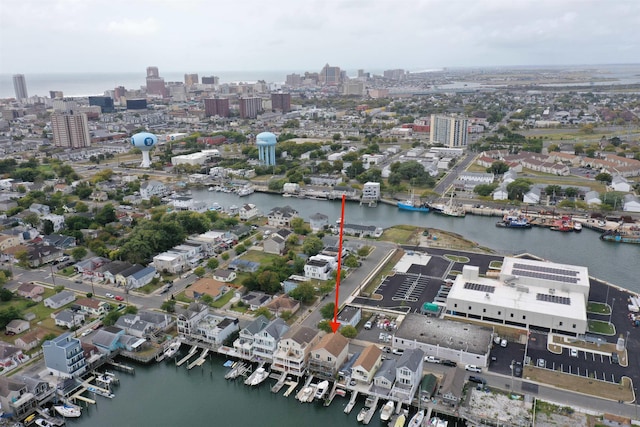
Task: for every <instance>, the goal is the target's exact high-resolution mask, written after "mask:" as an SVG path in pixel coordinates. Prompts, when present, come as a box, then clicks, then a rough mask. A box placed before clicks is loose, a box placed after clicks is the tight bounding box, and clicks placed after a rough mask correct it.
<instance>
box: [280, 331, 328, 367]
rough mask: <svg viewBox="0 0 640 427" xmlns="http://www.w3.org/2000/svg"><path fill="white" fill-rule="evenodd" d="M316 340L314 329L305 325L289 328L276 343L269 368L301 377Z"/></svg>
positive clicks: (316, 334) (316, 333)
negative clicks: (276, 346) (276, 347)
mask: <svg viewBox="0 0 640 427" xmlns="http://www.w3.org/2000/svg"><path fill="white" fill-rule="evenodd" d="M318 340H319V338H318V332H317V331H316V330H315V329H312V328H309V327H306V326H299V327H298V328H296V329H290V330H289V331H287V333H286V334H285V335H284V336H283V337H282V339H281V340H280V342H279V343H278V349H277V350H276V351H275V353H274V354H273V364H272V365H271V369H273V370H276V371H280V372H286V373H287V374H291V375H295V376H297V377H301V376H302V375H304V374H305V373H306V371H307V359H308V358H309V353H310V352H311V349H312V348H313V346H314V345H315V344H316V343H317V342H318Z"/></svg>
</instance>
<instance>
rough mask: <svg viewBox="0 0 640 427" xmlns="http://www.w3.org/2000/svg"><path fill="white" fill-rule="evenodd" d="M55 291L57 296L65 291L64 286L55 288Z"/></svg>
mask: <svg viewBox="0 0 640 427" xmlns="http://www.w3.org/2000/svg"><path fill="white" fill-rule="evenodd" d="M53 291H54V292H55V293H57V294H58V293H60V292H62V291H64V285H57V286H56V287H54V288H53Z"/></svg>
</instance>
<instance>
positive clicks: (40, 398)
mask: <svg viewBox="0 0 640 427" xmlns="http://www.w3.org/2000/svg"><path fill="white" fill-rule="evenodd" d="M11 378H12V379H14V380H16V381H20V382H22V383H24V385H26V386H27V391H28V392H29V393H31V394H33V396H34V398H35V400H36V403H37V404H38V405H39V406H40V405H43V404H44V403H46V402H48V401H49V400H51V398H52V397H53V394H54V393H55V390H56V389H55V387H52V386H51V384H49V383H48V382H47V381H45V380H42V379H40V378H37V377H31V376H29V375H24V374H19V375H14V376H12V377H11Z"/></svg>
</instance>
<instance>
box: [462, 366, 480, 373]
mask: <svg viewBox="0 0 640 427" xmlns="http://www.w3.org/2000/svg"><path fill="white" fill-rule="evenodd" d="M464 369H465V371H469V372H477V373H482V369H481V368H480V367H479V366H476V365H464Z"/></svg>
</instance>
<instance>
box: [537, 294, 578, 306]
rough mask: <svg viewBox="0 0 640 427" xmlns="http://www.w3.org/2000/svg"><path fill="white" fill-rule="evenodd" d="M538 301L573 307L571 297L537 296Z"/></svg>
mask: <svg viewBox="0 0 640 427" xmlns="http://www.w3.org/2000/svg"><path fill="white" fill-rule="evenodd" d="M536 299H537V300H538V301H546V302H555V303H556V304H564V305H571V298H569V297H559V296H557V295H549V294H536Z"/></svg>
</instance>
